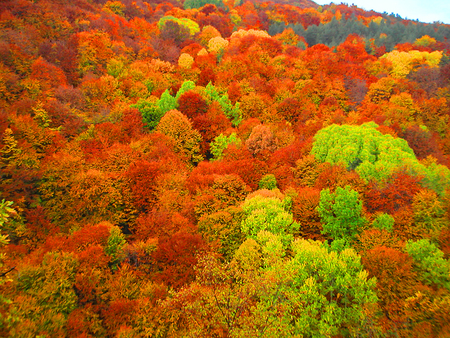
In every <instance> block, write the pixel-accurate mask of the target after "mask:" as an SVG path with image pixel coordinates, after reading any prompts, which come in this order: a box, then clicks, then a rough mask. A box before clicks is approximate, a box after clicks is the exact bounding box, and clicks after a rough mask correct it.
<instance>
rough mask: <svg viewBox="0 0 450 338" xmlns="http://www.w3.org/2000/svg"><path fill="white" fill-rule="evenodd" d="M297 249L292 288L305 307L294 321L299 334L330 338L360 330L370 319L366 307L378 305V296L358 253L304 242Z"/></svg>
mask: <svg viewBox="0 0 450 338" xmlns="http://www.w3.org/2000/svg"><path fill="white" fill-rule="evenodd" d="M293 250H294V258H293V259H292V261H291V262H289V267H290V269H291V271H295V273H294V275H293V276H294V278H293V283H292V285H291V288H292V289H291V290H292V291H294V290H295V294H294V295H292V294H290V296H291V297H293V298H294V299H295V303H296V304H299V303H300V304H302V306H301V309H299V310H300V315H299V316H296V318H295V319H294V322H295V326H296V332H298V333H301V334H303V335H305V336H307V337H330V336H335V335H337V334H339V333H341V334H342V333H343V332H345V330H346V329H347V328H348V329H349V328H353V330H358V327H361V326H362V325H363V323H364V322H365V319H366V318H365V311H364V305H365V304H370V303H375V302H376V301H377V297H376V294H375V291H374V288H375V285H376V281H375V279H374V278H372V279H369V278H368V273H367V272H366V271H365V270H363V266H362V264H361V258H360V257H359V256H358V254H357V253H356V252H355V250H353V249H344V250H342V252H340V253H337V252H335V251H330V250H329V249H328V248H327V246H326V245H325V244H322V243H320V242H313V241H307V240H304V239H298V240H296V241H295V242H294V243H293ZM292 291H291V292H292ZM294 299H292V300H291V301H294ZM357 332H358V331H357ZM359 333H362V331H359ZM366 334H367V336H369V335H370V333H366Z"/></svg>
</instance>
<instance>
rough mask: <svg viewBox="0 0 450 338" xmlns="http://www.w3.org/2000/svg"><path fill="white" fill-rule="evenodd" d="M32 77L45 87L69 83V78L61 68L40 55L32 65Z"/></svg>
mask: <svg viewBox="0 0 450 338" xmlns="http://www.w3.org/2000/svg"><path fill="white" fill-rule="evenodd" d="M30 77H31V78H32V79H35V80H38V81H39V82H40V83H41V86H43V87H44V88H45V89H50V88H56V87H58V86H65V85H67V79H66V76H65V75H64V72H63V71H62V70H61V68H59V67H56V66H55V65H52V64H50V63H49V62H47V61H45V60H44V59H43V58H42V57H39V58H38V59H37V60H36V61H35V62H34V63H33V65H32V66H31V75H30Z"/></svg>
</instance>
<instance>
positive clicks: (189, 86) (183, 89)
mask: <svg viewBox="0 0 450 338" xmlns="http://www.w3.org/2000/svg"><path fill="white" fill-rule="evenodd" d="M194 88H195V83H194V82H193V81H189V80H186V81H184V82H183V83H182V84H181V87H180V89H179V90H178V92H177V95H176V96H175V101H176V102H178V99H179V98H180V96H181V95H183V94H184V93H186V92H187V91H189V90H192V89H194ZM175 108H178V105H177V106H175V107H174V108H172V109H175Z"/></svg>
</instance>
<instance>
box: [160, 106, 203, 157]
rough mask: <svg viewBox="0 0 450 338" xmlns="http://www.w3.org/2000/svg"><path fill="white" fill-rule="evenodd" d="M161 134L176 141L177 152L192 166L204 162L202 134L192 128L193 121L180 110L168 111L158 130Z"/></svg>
mask: <svg viewBox="0 0 450 338" xmlns="http://www.w3.org/2000/svg"><path fill="white" fill-rule="evenodd" d="M156 130H157V131H159V132H160V133H161V134H164V135H167V136H168V137H169V138H171V139H172V140H173V141H174V146H175V151H176V152H177V153H180V154H181V155H182V156H183V157H185V158H186V160H187V161H188V162H189V163H191V164H196V163H198V162H200V161H202V160H203V157H202V155H200V142H201V135H200V133H199V132H198V131H197V130H195V129H194V128H193V127H192V123H191V121H189V119H188V118H187V117H186V116H185V115H183V114H182V113H180V112H179V111H178V110H175V109H174V110H170V111H168V112H167V113H166V114H165V115H164V116H163V118H162V119H161V121H160V123H159V124H158V127H157V128H156Z"/></svg>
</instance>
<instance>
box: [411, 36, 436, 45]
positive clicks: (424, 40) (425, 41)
mask: <svg viewBox="0 0 450 338" xmlns="http://www.w3.org/2000/svg"><path fill="white" fill-rule="evenodd" d="M435 43H436V39H435V38H432V37H431V36H429V35H424V36H422V37H421V38H418V39H416V41H414V45H416V46H423V47H428V46H430V45H432V44H435Z"/></svg>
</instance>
